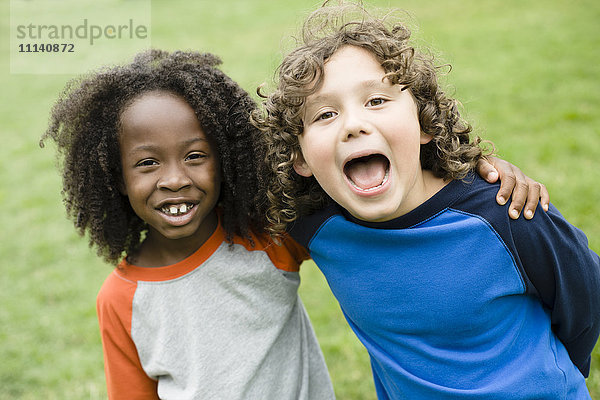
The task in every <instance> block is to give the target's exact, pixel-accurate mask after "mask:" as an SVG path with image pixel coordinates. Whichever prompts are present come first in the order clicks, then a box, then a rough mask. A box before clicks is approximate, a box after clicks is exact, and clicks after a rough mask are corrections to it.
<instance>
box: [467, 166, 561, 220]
mask: <svg viewBox="0 0 600 400" xmlns="http://www.w3.org/2000/svg"><path fill="white" fill-rule="evenodd" d="M476 169H477V172H478V173H479V175H481V176H482V177H483V178H484V179H485V180H486V181H487V182H489V183H494V182H496V181H497V180H498V179H500V189H499V190H498V193H497V194H496V201H497V202H498V204H500V205H502V206H503V205H505V204H506V203H507V202H508V199H510V200H511V201H510V206H509V208H508V213H509V215H510V217H511V218H512V219H518V218H519V216H520V215H521V211H523V214H524V216H525V218H526V219H531V218H533V216H534V215H535V211H536V209H537V206H538V202H541V205H542V208H543V209H544V210H545V211H548V205H549V204H550V195H549V193H548V190H547V189H546V186H544V185H543V184H541V183H539V182H536V181H534V180H533V179H531V178H529V177H528V176H527V175H525V174H524V173H523V171H521V170H520V169H519V168H518V167H516V166H514V165H512V164H511V163H509V162H507V161H504V160H502V159H500V158H497V157H488V158H487V159H481V160H479V161H478V163H477V166H476Z"/></svg>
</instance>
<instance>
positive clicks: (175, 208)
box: [160, 203, 195, 216]
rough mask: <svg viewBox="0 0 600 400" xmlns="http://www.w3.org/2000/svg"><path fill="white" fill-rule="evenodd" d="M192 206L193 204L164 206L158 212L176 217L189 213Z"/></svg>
mask: <svg viewBox="0 0 600 400" xmlns="http://www.w3.org/2000/svg"><path fill="white" fill-rule="evenodd" d="M194 206H195V204H193V203H182V204H165V205H164V206H162V207H161V209H160V210H161V211H162V212H164V213H165V214H167V215H171V216H178V215H184V214H187V213H189V212H190V211H191V210H192V208H194Z"/></svg>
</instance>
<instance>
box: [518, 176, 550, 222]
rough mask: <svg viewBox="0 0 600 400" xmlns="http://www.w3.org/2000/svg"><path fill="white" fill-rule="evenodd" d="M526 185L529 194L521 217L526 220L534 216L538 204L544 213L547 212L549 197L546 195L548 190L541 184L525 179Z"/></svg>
mask: <svg viewBox="0 0 600 400" xmlns="http://www.w3.org/2000/svg"><path fill="white" fill-rule="evenodd" d="M527 183H528V186H529V193H528V194H527V203H526V204H525V208H524V210H525V211H524V212H523V215H524V216H525V218H526V219H531V218H533V216H534V215H535V210H536V209H537V206H538V202H540V203H541V205H542V208H543V209H544V211H548V204H549V203H550V195H549V194H548V189H546V186H544V185H543V184H542V183H539V182H536V181H534V180H533V179H531V178H529V177H527Z"/></svg>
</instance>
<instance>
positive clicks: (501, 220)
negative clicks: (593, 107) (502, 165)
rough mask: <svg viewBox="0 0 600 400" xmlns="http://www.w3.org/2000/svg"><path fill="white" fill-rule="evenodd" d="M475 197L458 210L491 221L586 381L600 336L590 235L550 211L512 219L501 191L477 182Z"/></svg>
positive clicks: (599, 275)
mask: <svg viewBox="0 0 600 400" xmlns="http://www.w3.org/2000/svg"><path fill="white" fill-rule="evenodd" d="M471 189H472V190H471V193H470V196H468V197H467V198H466V199H463V201H461V202H459V203H460V204H457V208H459V209H463V210H464V211H467V212H470V213H473V214H476V215H479V216H481V217H482V218H484V219H486V220H487V221H488V222H489V223H490V224H491V225H492V226H493V227H494V229H495V230H496V232H497V233H498V234H499V235H500V237H501V238H502V240H503V241H504V243H505V244H506V246H507V247H508V248H509V249H510V251H511V253H512V254H513V257H514V259H515V262H516V264H517V266H518V268H519V270H520V271H521V274H522V275H523V279H524V281H525V285H526V291H527V294H530V295H534V296H537V297H538V298H539V299H540V301H541V302H542V304H543V305H544V307H546V308H547V309H548V310H550V313H551V321H552V322H551V323H552V331H553V332H554V333H555V334H556V336H557V337H558V338H559V339H560V341H561V342H562V343H563V344H564V346H565V347H566V349H567V351H568V353H569V356H570V358H571V361H573V364H575V365H576V366H577V368H579V370H580V371H581V373H582V374H583V376H585V377H587V376H588V375H589V371H590V362H591V353H592V350H593V349H594V345H595V344H596V341H597V340H598V335H599V334H600V258H599V257H598V255H597V254H595V253H594V252H593V251H592V250H590V249H589V247H588V241H587V238H586V236H585V235H584V233H583V232H582V231H581V230H579V229H577V228H576V227H574V226H573V225H571V224H569V223H568V222H567V221H566V220H565V218H564V217H563V216H562V215H561V214H560V213H559V212H558V210H557V209H556V208H555V207H554V206H553V205H550V209H549V210H548V212H544V211H543V210H541V208H540V209H539V210H538V212H536V213H535V216H534V217H533V219H531V220H526V219H524V218H519V219H518V220H512V219H510V218H509V216H508V210H507V207H508V206H507V205H505V206H503V207H501V206H498V205H497V204H496V203H495V201H494V196H495V194H496V192H497V190H498V185H489V184H487V183H486V182H485V181H483V180H482V179H480V178H476V179H475V182H473V185H472V188H471Z"/></svg>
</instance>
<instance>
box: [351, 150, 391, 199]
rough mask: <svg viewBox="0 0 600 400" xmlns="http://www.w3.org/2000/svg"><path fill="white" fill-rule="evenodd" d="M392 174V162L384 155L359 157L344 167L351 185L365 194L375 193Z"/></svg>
mask: <svg viewBox="0 0 600 400" xmlns="http://www.w3.org/2000/svg"><path fill="white" fill-rule="evenodd" d="M389 173H390V161H389V160H388V158H387V157H386V156H384V155H383V154H369V155H368V156H364V157H357V158H354V159H352V160H350V161H348V162H347V163H346V164H345V165H344V174H345V175H346V177H347V178H348V181H349V182H350V184H351V185H352V186H353V187H354V188H356V189H358V190H360V191H363V192H368V191H373V190H376V189H378V188H380V187H381V186H383V184H385V183H386V182H387V180H388V176H389Z"/></svg>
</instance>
